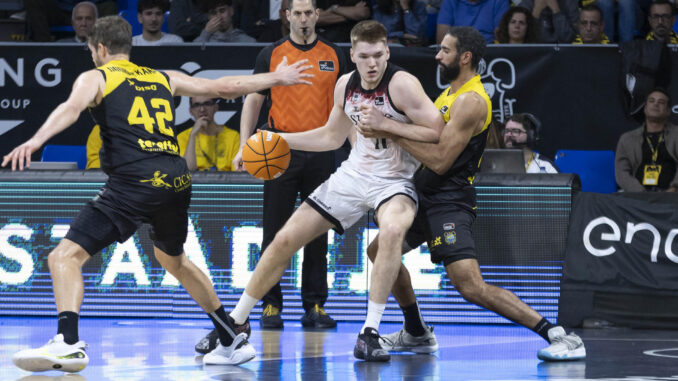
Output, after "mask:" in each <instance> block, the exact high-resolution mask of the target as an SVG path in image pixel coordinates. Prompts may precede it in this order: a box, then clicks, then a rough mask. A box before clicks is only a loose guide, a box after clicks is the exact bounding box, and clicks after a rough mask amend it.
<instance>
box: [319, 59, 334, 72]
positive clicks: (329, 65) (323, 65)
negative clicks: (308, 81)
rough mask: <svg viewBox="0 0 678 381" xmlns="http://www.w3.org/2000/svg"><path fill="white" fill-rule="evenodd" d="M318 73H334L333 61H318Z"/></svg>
mask: <svg viewBox="0 0 678 381" xmlns="http://www.w3.org/2000/svg"><path fill="white" fill-rule="evenodd" d="M318 69H320V71H334V61H318Z"/></svg>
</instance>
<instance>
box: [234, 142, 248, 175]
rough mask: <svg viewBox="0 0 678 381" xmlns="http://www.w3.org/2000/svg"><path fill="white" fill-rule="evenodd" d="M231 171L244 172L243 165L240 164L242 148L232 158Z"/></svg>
mask: <svg viewBox="0 0 678 381" xmlns="http://www.w3.org/2000/svg"><path fill="white" fill-rule="evenodd" d="M231 164H232V165H233V171H237V172H242V171H244V170H245V165H244V164H243V162H242V147H240V148H239V149H238V153H236V154H235V156H233V162H232V163H231Z"/></svg>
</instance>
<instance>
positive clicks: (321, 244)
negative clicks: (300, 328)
mask: <svg viewBox="0 0 678 381" xmlns="http://www.w3.org/2000/svg"><path fill="white" fill-rule="evenodd" d="M291 153H292V157H291V159H290V165H289V167H288V168H287V170H286V171H285V173H283V174H282V176H280V177H278V178H277V179H274V180H270V181H266V182H264V241H263V242H262V244H261V253H263V252H264V251H265V250H266V247H268V245H269V244H270V243H271V242H272V241H273V238H274V237H275V235H276V233H277V232H278V230H280V228H282V226H283V225H284V224H285V222H287V220H288V219H289V218H290V216H291V215H292V213H293V212H294V206H295V204H296V200H297V194H298V195H299V199H300V200H301V202H303V201H304V200H306V197H308V196H309V195H310V194H311V193H312V192H313V191H314V190H315V188H317V187H318V186H320V184H322V183H323V182H324V181H325V180H327V178H328V177H330V174H332V172H334V151H328V152H306V151H297V150H292V151H291ZM301 299H302V301H303V307H304V310H305V311H308V310H310V309H312V308H313V306H314V305H315V304H318V305H320V306H321V307H322V306H323V305H324V304H325V301H326V300H327V234H323V235H321V236H320V237H318V238H316V239H315V240H313V241H311V242H310V243H309V244H307V245H306V246H305V247H304V261H303V263H302V267H301ZM262 300H263V301H264V304H272V305H273V306H275V307H278V308H279V309H281V310H282V304H283V298H282V289H281V288H280V283H278V284H276V285H275V286H273V288H271V290H270V291H269V292H268V293H267V294H266V295H265V296H264V298H263V299H262Z"/></svg>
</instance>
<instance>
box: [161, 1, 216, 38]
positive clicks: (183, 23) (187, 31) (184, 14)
mask: <svg viewBox="0 0 678 381" xmlns="http://www.w3.org/2000/svg"><path fill="white" fill-rule="evenodd" d="M207 19H208V17H207V14H206V13H204V12H201V11H200V8H199V7H198V5H197V3H196V0H172V1H171V2H170V15H169V19H168V20H167V23H168V27H169V31H170V33H173V34H176V35H177V36H179V37H181V38H183V39H184V41H193V40H195V38H196V37H198V36H199V35H200V32H201V31H202V30H203V29H204V28H205V24H207Z"/></svg>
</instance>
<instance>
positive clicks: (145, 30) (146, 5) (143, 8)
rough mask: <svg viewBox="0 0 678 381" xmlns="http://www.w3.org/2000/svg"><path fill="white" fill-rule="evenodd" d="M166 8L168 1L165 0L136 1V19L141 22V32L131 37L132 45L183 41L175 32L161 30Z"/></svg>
mask: <svg viewBox="0 0 678 381" xmlns="http://www.w3.org/2000/svg"><path fill="white" fill-rule="evenodd" d="M167 9H168V3H167V2H166V1H165V0H139V2H138V3H137V19H138V20H139V24H141V28H142V32H141V34H138V35H136V36H134V37H132V45H135V46H151V45H164V44H178V43H182V42H184V40H183V39H182V38H181V37H179V36H177V35H176V34H170V33H163V32H162V30H161V29H162V24H163V23H164V22H165V12H166V11H167Z"/></svg>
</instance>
